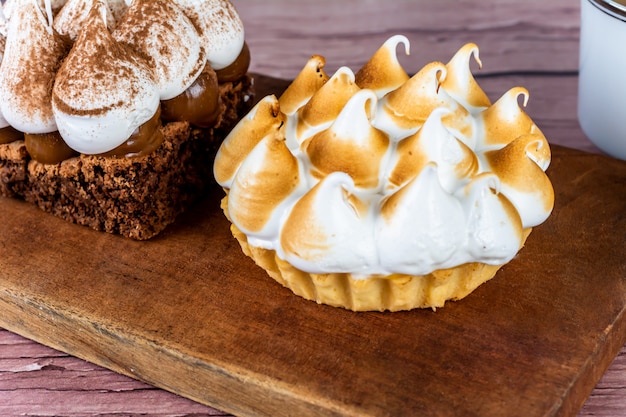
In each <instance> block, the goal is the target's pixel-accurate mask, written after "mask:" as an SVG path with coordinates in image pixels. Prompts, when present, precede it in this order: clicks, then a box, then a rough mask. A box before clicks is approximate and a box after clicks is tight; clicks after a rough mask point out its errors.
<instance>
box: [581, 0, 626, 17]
mask: <svg viewBox="0 0 626 417" xmlns="http://www.w3.org/2000/svg"><path fill="white" fill-rule="evenodd" d="M588 1H589V3H591V4H592V5H594V6H595V7H596V8H598V9H599V10H600V11H602V12H604V13H606V14H608V15H610V16H612V17H615V18H617V19H620V20H622V21H624V22H626V0H588Z"/></svg>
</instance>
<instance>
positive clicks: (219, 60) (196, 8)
mask: <svg viewBox="0 0 626 417" xmlns="http://www.w3.org/2000/svg"><path fill="white" fill-rule="evenodd" d="M173 1H174V2H175V3H176V4H178V6H180V8H181V9H182V10H183V12H185V14H186V15H187V16H188V17H189V19H191V21H192V22H193V23H194V25H195V26H196V29H197V30H198V32H199V33H200V38H201V42H202V46H203V47H204V50H205V51H206V54H207V59H208V61H209V63H210V64H211V67H212V68H213V69H214V70H219V69H222V68H225V67H227V66H229V65H230V64H232V63H233V62H235V60H236V59H237V57H238V56H239V53H240V52H241V50H242V48H243V43H244V29H243V23H242V22H241V18H240V17H239V14H237V11H236V10H235V6H233V5H232V3H231V2H230V1H229V0H173Z"/></svg>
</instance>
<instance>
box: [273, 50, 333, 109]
mask: <svg viewBox="0 0 626 417" xmlns="http://www.w3.org/2000/svg"><path fill="white" fill-rule="evenodd" d="M324 65H326V59H325V58H324V57H323V56H320V55H313V56H312V57H311V58H310V59H309V60H308V61H307V63H306V65H305V66H304V68H302V70H301V71H300V73H299V74H298V75H297V76H296V78H295V80H293V82H292V83H291V84H290V85H289V86H288V87H287V89H286V90H285V91H284V92H283V94H282V95H281V96H280V98H279V99H278V101H279V102H280V107H281V110H282V111H283V113H285V114H288V115H289V114H293V113H295V112H296V110H298V108H299V107H300V106H302V104H304V103H305V102H306V101H307V100H308V99H310V98H311V96H313V94H315V92H316V91H317V90H319V89H320V88H321V87H322V86H323V85H324V84H325V83H326V81H328V79H329V77H328V75H327V74H326V72H324Z"/></svg>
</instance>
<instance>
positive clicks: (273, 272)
mask: <svg viewBox="0 0 626 417" xmlns="http://www.w3.org/2000/svg"><path fill="white" fill-rule="evenodd" d="M221 207H222V210H224V213H225V214H226V216H227V217H228V196H226V197H224V198H223V199H222V203H221ZM230 230H231V233H232V234H233V236H234V237H235V238H236V239H237V241H238V242H239V245H240V246H241V249H242V251H243V252H244V254H245V255H246V256H248V257H250V258H251V259H252V260H254V262H255V263H256V264H257V265H258V266H259V267H261V268H263V269H264V270H265V271H266V272H267V274H268V275H269V276H270V277H272V278H273V279H274V280H275V281H276V282H278V283H279V284H281V285H283V286H284V287H286V288H288V289H290V290H291V291H292V292H293V293H294V294H296V295H299V296H300V297H302V298H305V299H307V300H310V301H315V302H317V303H318V304H326V305H329V306H333V307H343V308H345V309H348V310H352V311H404V310H412V309H415V308H432V309H433V310H434V309H436V308H437V307H443V306H444V304H445V302H446V301H448V300H452V301H457V300H460V299H462V298H465V297H466V296H467V295H469V294H470V293H471V292H473V291H474V290H475V289H476V288H478V287H479V286H480V285H481V284H483V283H485V282H487V281H489V280H490V279H491V278H493V277H494V276H495V275H496V272H498V270H499V269H500V268H501V267H502V266H503V265H487V264H484V263H480V262H471V263H467V264H463V265H459V266H457V267H454V268H448V269H441V270H435V271H433V272H432V273H430V274H427V275H402V274H393V275H387V276H376V277H369V278H364V279H355V278H353V277H352V275H351V274H348V273H334V274H311V273H308V272H304V271H301V270H299V269H298V268H296V267H294V266H293V265H291V264H290V263H289V262H287V261H285V260H283V259H281V258H280V257H279V256H278V255H277V254H276V251H274V250H268V249H263V248H260V247H257V246H252V245H250V244H248V238H247V236H246V235H245V233H243V232H242V231H241V230H239V229H238V228H237V226H235V225H234V224H232V223H231V226H230ZM531 231H532V229H531V228H527V229H524V236H523V242H525V241H526V239H527V238H528V236H529V235H530V232H531Z"/></svg>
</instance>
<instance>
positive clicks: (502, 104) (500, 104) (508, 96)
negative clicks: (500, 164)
mask: <svg viewBox="0 0 626 417" xmlns="http://www.w3.org/2000/svg"><path fill="white" fill-rule="evenodd" d="M520 97H522V106H524V107H525V106H526V105H527V104H528V99H529V93H528V90H527V89H526V88H524V87H513V88H511V89H510V90H509V91H507V92H506V93H504V94H503V95H502V96H501V97H500V98H499V99H498V101H496V102H495V103H494V104H493V105H492V106H491V107H489V108H487V109H486V110H484V111H483V112H482V113H481V115H480V118H481V119H482V122H483V126H484V135H485V139H484V143H485V146H494V145H507V144H508V143H510V142H512V141H513V140H515V139H517V138H518V137H520V136H522V135H524V134H528V133H537V134H542V133H541V131H540V130H539V128H538V127H537V125H536V124H535V122H533V120H532V119H531V118H530V116H528V114H526V112H525V111H524V110H523V109H522V108H521V107H520V103H519V98H520Z"/></svg>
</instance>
